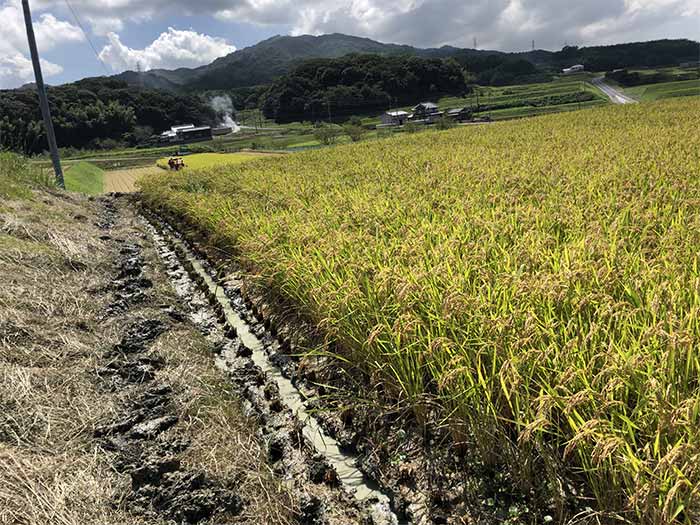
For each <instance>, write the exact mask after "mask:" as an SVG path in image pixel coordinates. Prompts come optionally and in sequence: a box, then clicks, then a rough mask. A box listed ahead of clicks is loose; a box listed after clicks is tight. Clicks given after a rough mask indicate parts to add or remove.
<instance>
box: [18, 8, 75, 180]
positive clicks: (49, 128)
mask: <svg viewBox="0 0 700 525" xmlns="http://www.w3.org/2000/svg"><path fill="white" fill-rule="evenodd" d="M22 8H23V9H24V23H25V24H26V26H27V40H28V41H29V52H30V53H31V55H32V65H33V66H34V77H35V79H36V89H37V92H38V93H39V104H40V105H41V115H42V117H44V127H45V128H46V138H47V140H48V142H49V150H50V152H51V162H52V163H53V171H54V173H55V174H56V185H57V186H58V187H59V188H62V189H65V188H66V184H65V182H64V181H63V170H62V169H61V159H60V158H59V156H58V146H57V145H56V134H55V133H54V130H53V122H52V121H51V110H50V109H49V99H48V98H47V97H46V88H45V86H44V77H43V75H42V74H41V64H40V63H39V52H38V51H37V48H36V38H35V37H34V27H33V26H32V13H31V11H30V10H29V0H22Z"/></svg>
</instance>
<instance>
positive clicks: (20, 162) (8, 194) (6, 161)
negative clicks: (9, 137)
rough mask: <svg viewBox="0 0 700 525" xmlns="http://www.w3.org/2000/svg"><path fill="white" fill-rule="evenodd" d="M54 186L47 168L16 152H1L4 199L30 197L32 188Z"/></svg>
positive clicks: (0, 187)
mask: <svg viewBox="0 0 700 525" xmlns="http://www.w3.org/2000/svg"><path fill="white" fill-rule="evenodd" d="M51 173H53V172H51ZM52 186H53V182H52V180H51V178H50V174H49V173H48V172H47V170H42V169H41V168H39V167H38V166H36V165H33V164H31V163H29V162H28V161H27V160H26V159H25V158H24V157H21V156H19V155H15V154H14V153H7V152H0V197H2V199H13V198H28V197H30V196H31V188H35V187H43V188H47V187H52Z"/></svg>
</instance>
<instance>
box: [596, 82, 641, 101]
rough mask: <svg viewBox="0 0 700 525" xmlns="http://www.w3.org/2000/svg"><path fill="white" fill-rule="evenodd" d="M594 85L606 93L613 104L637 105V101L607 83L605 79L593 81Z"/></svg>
mask: <svg viewBox="0 0 700 525" xmlns="http://www.w3.org/2000/svg"><path fill="white" fill-rule="evenodd" d="M592 82H593V85H594V86H595V87H597V88H598V89H600V90H601V91H602V92H603V93H605V94H606V95H607V96H608V98H609V99H610V101H611V102H612V103H613V104H636V103H637V101H636V100H634V99H633V98H631V97H628V96H627V95H625V94H624V93H622V92H621V91H619V90H618V89H615V88H614V87H612V86H611V85H610V84H607V83H606V82H605V79H604V78H603V77H596V78H594V79H593V81H592Z"/></svg>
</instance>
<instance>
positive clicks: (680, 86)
mask: <svg viewBox="0 0 700 525" xmlns="http://www.w3.org/2000/svg"><path fill="white" fill-rule="evenodd" d="M625 93H626V94H628V95H629V96H631V97H633V98H636V99H637V100H641V101H648V100H659V99H664V98H675V97H689V96H700V79H695V80H682V81H677V82H664V83H661V84H644V85H641V86H635V87H631V88H626V89H625Z"/></svg>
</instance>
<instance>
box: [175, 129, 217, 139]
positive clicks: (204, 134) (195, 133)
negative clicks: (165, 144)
mask: <svg viewBox="0 0 700 525" xmlns="http://www.w3.org/2000/svg"><path fill="white" fill-rule="evenodd" d="M177 136H178V138H179V139H180V140H181V141H182V142H199V141H201V140H211V139H212V138H213V137H212V133H211V127H210V126H200V127H198V128H194V127H193V128H187V129H183V130H181V131H178V132H177Z"/></svg>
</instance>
